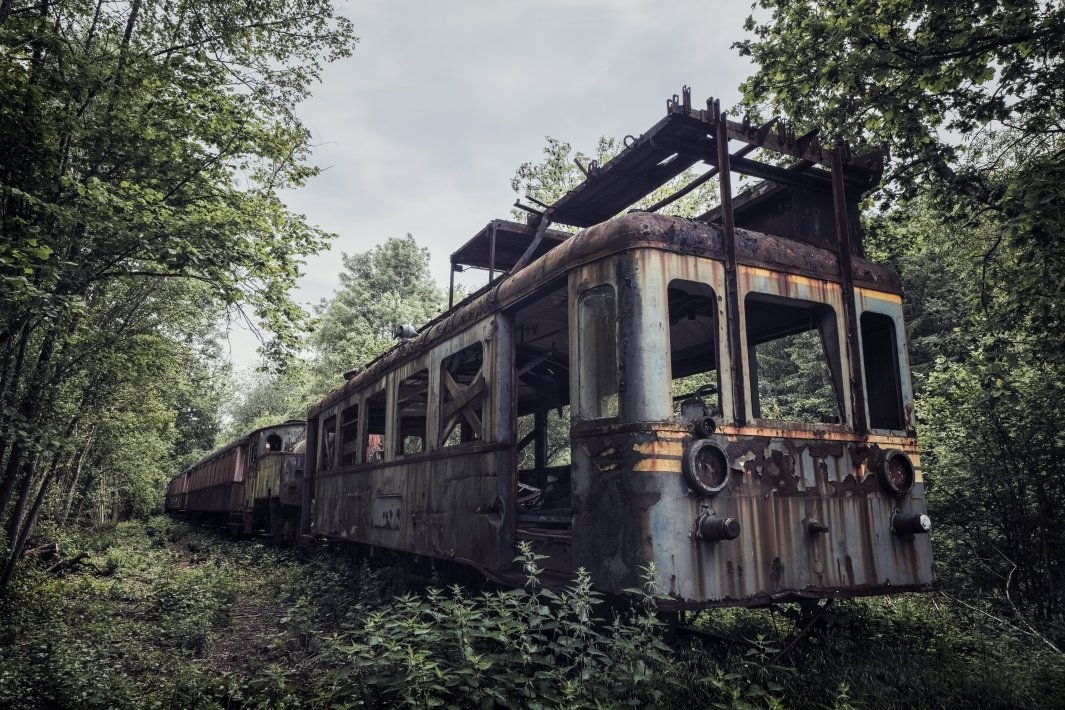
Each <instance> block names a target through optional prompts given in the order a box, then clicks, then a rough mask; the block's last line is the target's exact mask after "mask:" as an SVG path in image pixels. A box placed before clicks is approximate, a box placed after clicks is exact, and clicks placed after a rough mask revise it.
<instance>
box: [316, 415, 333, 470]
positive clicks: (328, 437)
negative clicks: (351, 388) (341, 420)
mask: <svg viewBox="0 0 1065 710" xmlns="http://www.w3.org/2000/svg"><path fill="white" fill-rule="evenodd" d="M336 429H337V417H336V414H330V415H329V416H328V417H326V419H325V420H324V421H323V422H322V433H321V434H320V435H319V442H320V447H319V449H318V451H319V454H318V461H319V464H318V468H320V469H321V470H323V471H332V470H333V469H334V468H336V461H337V458H336Z"/></svg>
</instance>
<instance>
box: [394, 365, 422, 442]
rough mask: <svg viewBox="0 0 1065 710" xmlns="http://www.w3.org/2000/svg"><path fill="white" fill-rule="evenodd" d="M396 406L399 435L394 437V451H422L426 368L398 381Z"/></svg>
mask: <svg viewBox="0 0 1065 710" xmlns="http://www.w3.org/2000/svg"><path fill="white" fill-rule="evenodd" d="M396 407H397V409H398V410H399V435H398V436H397V437H396V453H397V454H399V455H400V456H406V455H409V454H420V453H423V452H424V451H425V435H426V432H427V431H428V427H427V417H428V411H429V371H428V370H420V371H418V372H416V373H415V374H413V375H411V376H410V377H408V378H407V379H405V380H403V381H402V382H400V383H399V393H398V397H397V401H396Z"/></svg>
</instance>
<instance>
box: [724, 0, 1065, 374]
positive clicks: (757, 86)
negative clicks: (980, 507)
mask: <svg viewBox="0 0 1065 710" xmlns="http://www.w3.org/2000/svg"><path fill="white" fill-rule="evenodd" d="M756 16H757V19H756ZM746 29H747V30H748V32H750V33H752V34H753V38H750V39H746V40H744V41H741V42H738V43H737V44H736V45H735V46H736V47H738V49H739V51H740V53H741V54H742V55H745V56H749V57H751V58H752V59H753V60H754V62H755V64H756V67H757V68H756V71H755V73H754V74H753V75H752V76H751V77H750V78H748V79H747V81H746V82H744V84H743V86H742V89H743V93H744V98H745V103H746V107H747V108H748V109H749V110H751V111H753V112H755V113H761V114H766V113H770V112H772V113H775V112H780V113H783V114H784V115H785V116H789V117H792V118H793V119H795V120H796V122H797V123H798V124H802V125H801V126H800V127H799V129H798V130H797V132H804V131H805V130H806V129H809V128H821V129H822V130H823V132H824V135H823V136H822V138H823V139H825V138H829V139H831V138H836V137H838V138H842V139H845V140H847V141H850V142H851V143H854V144H885V145H887V146H889V147H890V149H891V154H892V160H891V163H890V165H889V172H888V180H887V192H886V193H885V195H886V196H887V197H888V198H891V197H894V196H897V195H901V196H905V197H912V196H916V195H918V194H921V195H925V196H927V197H928V198H930V199H933V200H934V201H935V202H936V205H937V208H938V209H940V210H942V211H943V212H945V213H949V212H952V211H957V212H958V214H957V219H959V220H965V219H973V218H984V219H993V220H994V221H995V224H996V228H997V231H998V233H997V234H996V235H995V236H994V238H993V239H992V240H990V241H989V242H988V243H987V250H986V251H985V253H984V255H983V258H984V259H985V260H986V261H987V262H988V263H989V264H992V265H995V264H1006V265H1009V263H1010V262H1012V261H1014V260H1016V261H1017V262H1019V263H1022V264H1024V265H1025V266H1026V268H1024V269H1020V270H1016V272H1015V273H1014V278H1015V280H1014V282H1013V284H1012V288H1011V290H1012V292H1013V293H1014V294H1015V295H1016V298H1015V299H1014V300H1013V302H1012V303H1011V304H1009V308H1008V309H1007V310H1008V313H1006V314H1005V316H1006V317H1007V319H1008V320H1010V321H1016V320H1021V319H1026V318H1030V319H1031V325H1032V326H1033V327H1035V328H1038V329H1039V330H1040V331H1041V332H1043V333H1044V334H1045V335H1046V341H1045V345H1046V347H1045V349H1044V353H1043V355H1044V356H1046V357H1056V358H1061V357H1065V347H1063V346H1065V339H1063V334H1065V316H1063V315H1062V310H1061V309H1060V308H1059V307H1057V304H1060V303H1061V301H1062V299H1063V298H1065V240H1063V239H1062V228H1063V227H1065V179H1063V178H1065V142H1063V141H1065V138H1063V132H1065V124H1063V123H1062V117H1063V116H1065V6H1062V5H1061V4H1060V3H1040V2H1038V1H1036V0H1020V1H1019V2H1007V3H999V2H977V3H968V4H963V3H936V2H929V1H928V0H892V1H891V2H873V1H872V0H843V1H842V2H834V3H821V2H815V1H814V0H759V2H758V3H757V5H756V15H752V16H751V17H750V18H749V19H748V21H747V26H746ZM1007 251H1008V252H1009V253H1006V252H1007Z"/></svg>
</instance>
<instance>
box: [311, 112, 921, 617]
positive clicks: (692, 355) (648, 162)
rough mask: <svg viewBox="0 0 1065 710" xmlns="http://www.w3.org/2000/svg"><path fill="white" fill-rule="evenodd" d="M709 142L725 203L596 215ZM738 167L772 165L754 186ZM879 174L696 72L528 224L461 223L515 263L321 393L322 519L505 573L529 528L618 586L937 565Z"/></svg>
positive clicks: (787, 583) (706, 590)
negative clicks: (862, 211)
mask: <svg viewBox="0 0 1065 710" xmlns="http://www.w3.org/2000/svg"><path fill="white" fill-rule="evenodd" d="M729 140H739V141H741V142H745V143H746V144H747V146H746V147H745V148H743V149H741V150H740V151H738V152H737V153H736V154H735V155H730V154H729V153H728V152H727V151H728V143H729ZM754 147H762V148H766V149H769V150H775V151H776V152H779V153H784V154H786V155H791V156H792V157H793V158H798V162H797V163H795V164H793V165H792V166H791V167H790V168H787V169H785V168H780V167H777V166H771V165H764V164H761V163H756V162H754V161H751V160H749V159H747V158H745V157H743V156H745V155H746V154H747V153H750V152H751V150H753V148H754ZM700 159H702V160H707V161H708V162H711V164H712V165H714V166H715V171H719V172H720V173H721V176H722V178H723V179H722V186H721V197H722V205H721V206H720V207H719V208H718V209H717V210H714V211H711V212H710V213H707V214H706V215H702V216H701V217H700V218H699V219H698V220H695V221H692V220H687V219H681V218H677V217H665V216H660V215H656V214H651V213H647V212H636V213H632V214H629V215H626V216H622V217H617V218H614V219H607V221H605V222H602V223H599V224H596V222H600V221H602V219H603V218H605V217H609V216H610V215H612V214H616V213H618V212H619V211H621V209H624V207H625V206H627V205H628V204H629V203H630V202H632V201H633V200H634V195H635V199H638V197H639V196H640V195H641V194H643V193H644V192H647V191H649V190H648V188H653V187H656V186H657V185H658V184H661V183H663V182H665V181H666V180H668V179H670V177H672V176H674V175H677V174H679V173H680V172H681V171H682V170H683V169H684V168H686V167H687V166H689V165H691V164H693V163H694V162H696V161H697V160H700ZM819 165H826V166H828V167H829V168H830V170H822V169H820V167H819ZM731 170H736V171H740V172H747V173H749V174H755V175H758V176H760V177H764V178H767V182H766V183H764V184H763V185H762V187H761V188H759V189H758V190H755V191H753V192H751V193H749V194H747V195H741V196H739V197H737V198H735V201H734V200H733V197H732V195H731V192H730V189H731V188H730V186H729V184H728V182H727V175H728V173H729V172H730V171H731ZM715 171H711V172H715ZM878 177H879V168H878V166H877V165H876V164H875V163H873V162H871V161H868V160H860V159H851V158H850V157H849V156H848V155H847V154H846V153H845V152H844V150H843V149H838V148H837V149H835V150H831V151H830V150H827V149H824V148H822V147H820V146H818V145H817V144H816V142H815V141H812V140H811V139H810V138H809V137H808V136H807V137H801V138H799V139H796V138H795V137H794V136H791V135H789V134H787V132H786V131H781V132H779V133H777V134H773V133H771V132H770V131H768V130H759V129H752V128H751V127H750V126H748V125H746V124H737V123H734V122H732V121H728V120H727V118H725V117H724V116H723V115H721V114H720V112H719V111H718V110H717V108H716V104H710V103H708V106H707V110H705V111H698V110H692V109H691V107H690V98H689V96H688V95H687V93H685V96H684V101H683V103H681V102H680V101H678V100H677V98H676V97H674V100H673V101H671V102H670V103H669V107H668V111H667V117H666V119H663V121H661V122H660V123H659V124H657V125H656V126H655V127H654V128H652V129H651V130H650V131H648V133H646V134H644V135H643V136H641V137H640V138H639V139H637V140H635V141H633V142H632V145H630V146H629V147H628V148H627V149H626V150H625V151H624V152H623V153H622V154H621V155H619V156H618V157H617V158H615V160H614V161H612V162H610V163H608V164H607V165H605V166H602V167H601V168H593V170H592V171H591V172H590V174H589V177H588V180H587V181H586V182H585V183H583V184H582V185H581V186H579V187H578V188H577V189H575V190H574V191H571V192H570V193H569V194H567V195H566V196H565V197H564V198H562V200H560V201H559V202H556V203H555V204H554V205H552V206H550V207H549V208H548V209H547V211H546V213H545V214H543V215H541V216H540V217H539V218H538V219H535V220H533V222H534V224H533V225H532V226H525V225H518V224H513V223H507V222H498V221H497V222H493V223H491V224H490V225H489V226H488V228H487V229H486V230H485V231H484V232H483V233H482V234H481V235H479V237H478V238H475V240H473V241H471V242H470V243H469V244H468V245H467V246H466V247H464V250H465V256H464V258H465V261H466V263H467V264H469V265H475V266H482V267H486V268H489V269H491V270H492V272H493V273H492V274H491V275H490V277H494V275H495V274H494V271H495V269H496V268H497V267H501V268H505V269H509V270H510V273H509V274H504V275H503V276H501V277H500V278H498V279H492V280H491V282H490V284H489V286H488V287H486V288H485V289H483V290H482V291H481V292H479V293H478V294H474V295H473V296H472V297H470V298H468V299H467V300H466V301H465V302H463V303H461V304H460V305H458V306H457V307H455V308H453V309H452V310H450V311H449V312H448V313H446V314H444V315H443V316H441V317H440V318H438V319H437V320H435V321H434V322H432V323H430V324H428V325H427V326H426V327H424V328H423V329H422V330H421V331H420V332H419V333H417V335H416V336H415V337H413V338H411V339H409V340H407V341H406V342H404V343H401V344H400V345H398V346H397V347H396V348H394V349H393V350H391V351H390V352H389V353H387V354H386V355H384V356H383V357H381V358H379V359H378V360H377V361H375V362H374V363H371V364H370V365H369V366H368V367H367V368H366V369H365V370H362V371H359V372H354V373H349V379H348V380H347V382H346V384H345V385H344V386H343V387H342V388H340V389H339V390H337V391H335V392H333V393H332V394H330V395H329V396H328V397H326V398H325V399H324V400H322V401H321V402H319V403H318V404H316V405H315V406H314V407H313V408H312V409H311V411H310V412H309V421H308V447H307V468H308V472H309V479H308V485H307V486H306V487H305V489H304V492H305V497H304V508H305V510H304V518H303V520H304V522H303V526H304V532H305V533H307V534H309V535H311V534H313V535H320V536H326V537H329V538H337V539H345V540H352V541H357V542H360V543H365V544H367V545H370V546H374V547H379V548H389V549H392V550H398V551H405V552H409V553H414V554H417V555H421V556H427V557H431V558H438V559H447V560H456V561H459V562H462V563H464V564H466V565H469V566H472V567H475V568H477V569H479V570H481V571H482V572H483V573H484V574H486V575H488V576H489V577H494V578H500V579H507V578H513V575H514V573H515V570H514V568H513V565H512V561H513V558H514V556H515V553H516V543H517V542H518V541H522V540H525V541H528V542H529V543H530V544H532V545H533V546H534V548H535V549H536V550H537V551H539V552H541V553H543V554H545V555H547V556H548V557H547V559H546V560H545V564H546V565H547V566H548V568H549V569H550V570H553V571H556V572H559V573H562V574H569V573H572V572H573V571H574V570H576V568H578V567H584V568H585V569H587V570H589V572H590V573H591V575H592V579H593V582H594V584H595V585H596V586H597V587H598V588H599V589H601V590H603V591H607V592H615V593H620V592H622V591H623V590H625V589H628V588H631V587H634V586H637V583H638V580H639V577H640V574H641V570H642V569H643V568H645V567H646V566H647V565H648V564H649V563H652V562H653V563H654V565H655V569H656V570H657V575H658V581H659V583H660V584H661V586H662V588H663V589H664V590H666V591H667V592H668V594H669V595H670V597H671V599H672V600H673V603H674V606H676V607H678V608H681V607H702V606H711V605H723V604H756V603H764V602H768V601H779V600H795V599H802V598H819V597H831V596H846V595H860V594H876V593H886V592H892V591H899V590H919V589H928V588H930V586H931V585H932V583H933V575H932V560H931V550H930V545H929V539H928V536H927V535H926V533H927V532H928V531H929V529H930V523H929V520H928V517H927V515H926V511H925V499H924V491H923V482H922V477H921V469H920V460H919V457H918V451H917V443H916V438H915V433H914V423H913V393H912V389H911V387H910V376H909V371H908V367H907V357H906V347H905V342H906V339H905V331H904V327H903V312H902V300H901V293H900V286H899V281H898V278H897V276H896V275H895V274H894V273H893V272H891V271H890V269H887V268H885V267H882V266H878V265H876V264H873V263H870V262H868V261H865V260H864V259H862V258H860V257H859V256H857V255H855V254H860V248H861V241H860V239H859V237H858V234H857V229H856V228H855V227H854V225H855V224H856V222H857V210H858V208H857V201H858V199H859V198H860V197H861V195H862V194H863V193H864V192H865V191H867V190H868V189H869V188H870V187H871V186H872V185H875V181H876V179H877V178H878ZM634 185H635V186H636V187H633V186H634ZM641 190H642V192H641ZM637 193H638V194H637ZM551 219H555V220H558V221H561V222H564V223H566V224H571V225H575V226H585V227H587V228H586V229H584V230H583V231H581V232H580V233H579V234H577V235H576V236H572V237H571V236H569V235H567V234H565V233H557V232H551V231H549V230H547V226H548V224H549V223H550V220H551ZM589 225H591V226H589ZM768 231H774V232H776V233H777V234H776V235H771V234H768V233H766V232H768ZM852 252H854V253H852ZM536 257H539V258H536ZM531 259H535V260H532V261H531V263H528V264H527V265H526V262H527V261H529V260H531Z"/></svg>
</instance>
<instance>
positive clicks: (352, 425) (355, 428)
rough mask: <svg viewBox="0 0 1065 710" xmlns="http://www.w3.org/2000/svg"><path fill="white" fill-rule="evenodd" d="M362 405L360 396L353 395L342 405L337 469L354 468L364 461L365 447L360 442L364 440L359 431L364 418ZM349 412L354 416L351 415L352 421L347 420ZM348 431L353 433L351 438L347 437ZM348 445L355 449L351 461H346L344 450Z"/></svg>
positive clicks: (338, 429)
mask: <svg viewBox="0 0 1065 710" xmlns="http://www.w3.org/2000/svg"><path fill="white" fill-rule="evenodd" d="M361 405H362V398H361V397H359V396H358V395H352V396H350V397H347V398H346V399H344V401H343V402H342V403H341V404H340V421H339V422H338V424H337V438H338V441H337V467H338V468H344V467H345V466H352V465H354V464H357V463H359V462H360V461H361V460H362V457H361V453H362V448H363V447H362V446H361V445H360V442H361V441H362V438H361V432H360V430H359V427H360V425H361V424H362V417H361V416H360V412H361V409H362V407H361ZM349 412H352V414H351V415H350V417H351V419H350V420H345V417H346V416H349V415H348V413H349ZM346 430H350V431H351V434H350V435H349V436H345V431H346ZM347 444H351V445H352V446H353V447H354V448H353V449H352V451H351V454H350V456H351V458H350V460H346V459H345V454H344V448H345V446H346V445H347Z"/></svg>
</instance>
